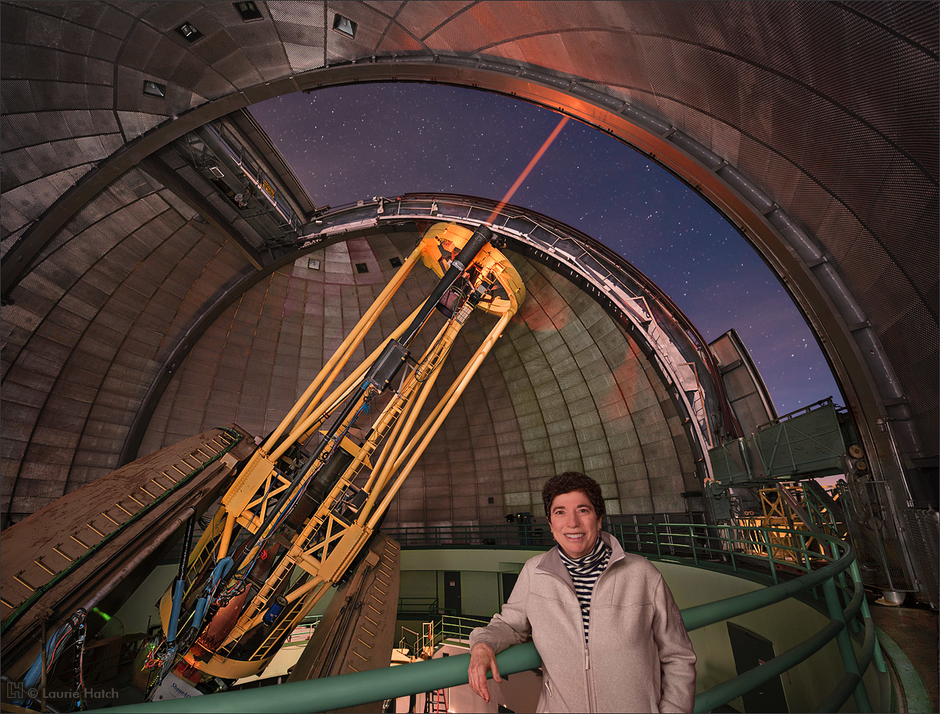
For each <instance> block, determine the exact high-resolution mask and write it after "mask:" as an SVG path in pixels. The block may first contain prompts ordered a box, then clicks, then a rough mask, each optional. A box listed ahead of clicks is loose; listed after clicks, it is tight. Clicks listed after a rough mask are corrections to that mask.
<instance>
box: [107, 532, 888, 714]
mask: <svg viewBox="0 0 940 714" xmlns="http://www.w3.org/2000/svg"><path fill="white" fill-rule="evenodd" d="M520 527H521V526H509V527H508V528H509V529H510V530H513V531H516V533H515V536H513V537H514V538H515V539H517V540H518V539H519V538H520V533H519V532H518V531H519V528H520ZM504 528H505V527H502V526H497V527H491V528H485V529H484V528H478V529H476V531H475V533H476V535H474V534H473V533H470V529H436V528H421V529H408V530H409V531H410V536H411V537H410V538H405V537H403V535H404V529H398V530H397V531H396V533H395V537H397V538H399V541H400V542H402V543H403V544H404V543H405V542H410V543H412V544H417V543H418V542H419V541H421V542H426V541H429V540H433V541H435V542H440V541H441V540H449V541H452V543H450V544H449V545H458V546H459V545H463V546H466V545H469V543H455V542H453V541H454V540H455V534H459V538H458V540H459V539H460V538H465V539H474V540H475V541H476V543H477V545H476V547H479V543H480V542H481V540H482V538H483V537H481V534H482V533H485V534H486V535H485V539H486V540H494V539H495V541H496V542H497V543H498V542H500V535H499V534H500V533H502V532H503V530H504ZM611 530H612V531H613V534H614V535H615V536H617V537H618V539H619V540H620V541H621V543H623V544H624V547H625V548H626V549H628V550H635V551H637V552H642V553H647V554H649V555H650V556H651V557H657V558H662V559H668V560H673V561H679V562H684V563H686V564H689V565H693V566H702V567H705V566H708V567H715V566H716V565H717V564H719V563H721V564H722V565H721V566H717V567H730V568H731V569H732V570H734V571H738V570H739V569H740V570H748V571H751V572H754V571H755V569H757V567H758V566H759V565H763V572H764V573H767V574H769V576H770V580H771V581H772V583H773V584H771V585H768V586H767V587H764V588H763V589H760V590H757V591H753V592H748V593H744V594H742V595H736V596H734V597H730V598H725V599H723V600H718V601H716V602H711V603H707V604H704V605H698V606H696V607H691V608H686V609H685V610H683V611H682V619H683V622H684V623H685V626H686V629H687V630H689V631H690V632H691V631H694V630H697V629H700V628H702V627H706V626H708V625H712V624H715V623H717V622H721V621H723V620H727V619H729V618H733V617H736V616H739V615H743V614H745V613H749V612H753V611H755V610H759V609H760V608H763V607H767V606H768V605H772V604H774V603H778V602H781V601H783V600H786V599H788V598H791V597H794V596H795V595H798V594H800V593H811V594H812V595H813V596H814V597H816V598H820V597H821V598H822V599H823V600H824V602H825V605H826V610H827V612H828V615H829V622H828V624H826V625H825V626H824V627H823V628H822V629H821V630H819V631H818V632H816V633H815V634H813V635H812V636H811V637H809V638H808V639H806V640H804V641H802V642H800V643H798V644H796V645H794V646H793V647H791V648H790V649H788V650H787V651H785V652H783V653H781V654H779V655H777V656H776V657H774V658H773V659H771V660H769V661H767V662H764V663H763V664H761V665H760V666H758V667H755V668H754V669H751V670H748V671H747V672H745V673H744V674H741V675H738V676H736V677H734V678H732V679H730V680H728V681H726V682H723V683H721V684H719V685H717V686H714V687H712V688H711V689H708V690H705V691H703V692H699V693H698V694H697V695H696V697H695V708H694V711H696V712H706V711H711V710H713V709H714V708H716V707H718V706H721V705H723V704H727V703H728V702H730V701H732V700H734V699H736V698H737V697H740V696H741V695H743V694H745V693H746V692H749V691H751V690H752V689H754V688H755V687H758V686H760V685H761V684H763V683H764V682H767V681H768V680H770V679H771V678H772V677H776V676H778V675H780V674H782V673H783V672H785V671H787V670H789V669H790V668H792V667H794V666H796V665H798V664H799V663H801V662H803V661H805V660H806V659H807V658H809V657H810V656H812V655H813V654H815V653H816V652H819V651H820V650H821V649H822V648H823V647H824V646H825V645H826V644H828V643H829V642H830V641H832V640H833V639H835V640H836V642H837V645H838V648H839V653H840V655H841V659H842V664H843V668H844V672H845V674H844V676H843V677H842V679H841V680H840V681H839V682H838V683H837V684H836V686H835V687H834V688H833V689H832V691H830V692H827V693H826V694H825V695H824V697H823V698H822V699H821V700H820V702H819V704H818V705H817V706H816V707H815V711H820V712H834V711H838V710H839V708H840V707H842V705H843V704H845V702H846V701H848V698H849V697H850V696H852V695H854V696H855V704H856V708H855V709H856V711H860V712H870V711H872V708H871V703H870V701H869V697H868V693H867V691H866V689H865V685H864V682H863V681H862V677H863V676H864V674H865V672H866V671H867V670H868V668H869V666H870V665H871V663H872V662H874V663H875V666H876V668H877V669H878V671H879V672H881V673H884V672H886V668H885V662H884V659H883V658H882V655H881V651H880V648H879V646H878V642H877V638H876V635H875V627H874V624H873V623H872V619H871V613H870V612H869V609H868V604H867V602H866V600H865V594H864V590H863V588H862V582H861V577H860V574H859V569H858V565H857V564H856V562H855V551H854V549H853V548H852V546H851V545H849V544H848V543H845V542H843V541H840V540H838V539H836V538H834V537H832V536H829V535H826V534H824V533H818V532H812V531H796V530H792V531H791V530H787V529H780V528H766V527H755V526H715V525H708V524H702V523H684V524H682V523H669V524H639V525H629V526H614V527H613V528H612V529H611ZM445 531H446V532H445ZM494 532H495V535H493V534H494ZM389 534H390V535H391V533H389ZM522 535H523V536H524V539H525V541H526V545H525V547H538V546H535V544H534V543H529V541H530V536H531V535H533V534H531V533H526V534H522ZM810 541H812V543H813V547H807V543H808V542H810ZM797 543H798V544H799V545H795V544H797ZM819 544H822V547H820V545H819ZM487 545H490V546H491V547H492V545H494V544H492V543H487ZM546 545H547V544H546ZM515 547H520V544H519V543H518V542H517V543H516V544H515ZM458 624H459V627H460V628H462V629H459V632H460V633H462V632H463V629H465V628H466V627H467V626H468V625H465V624H462V623H458ZM474 626H475V625H474ZM850 630H852V631H855V632H856V633H858V635H859V636H860V637H861V640H862V645H861V649H860V652H859V654H856V652H855V649H854V647H853V646H852V642H851V638H850ZM456 631H457V630H455V632H456ZM461 639H462V638H461ZM468 663H469V655H460V656H455V657H445V658H441V659H432V660H428V661H425V662H414V663H412V664H405V665H400V666H398V667H391V668H382V669H379V670H373V671H369V672H356V673H352V674H344V675H340V676H337V677H329V678H326V679H318V680H311V681H308V682H294V683H288V684H282V685H278V690H277V696H276V697H274V696H272V695H271V693H270V692H266V691H265V689H264V688H262V689H255V690H249V691H240V692H237V693H235V692H232V693H222V694H212V695H206V696H203V697H197V698H190V699H185V700H173V701H165V702H160V703H158V704H142V705H137V706H133V707H123V708H120V709H112V710H109V711H127V712H136V711H140V712H156V711H166V712H176V711H179V712H223V711H227V712H253V711H258V712H305V711H311V710H316V711H326V710H331V709H339V708H343V707H351V706H356V705H359V704H367V703H370V702H377V701H383V700H386V699H392V698H396V697H400V696H407V695H410V694H413V693H415V692H427V691H431V690H435V689H443V688H446V687H453V686H459V685H462V684H466V683H467V665H468ZM497 663H498V665H499V671H500V673H501V674H514V673H516V672H522V671H525V670H529V669H534V668H536V667H539V666H540V665H541V659H540V658H539V655H538V652H537V651H536V650H535V647H534V645H533V644H532V643H531V642H530V643H527V644H524V645H516V646H514V647H510V648H509V649H507V650H506V651H504V652H501V653H500V654H499V655H497Z"/></svg>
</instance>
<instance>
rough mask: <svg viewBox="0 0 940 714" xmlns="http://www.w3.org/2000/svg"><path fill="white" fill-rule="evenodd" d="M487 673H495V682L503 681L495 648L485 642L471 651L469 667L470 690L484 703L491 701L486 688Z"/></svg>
mask: <svg viewBox="0 0 940 714" xmlns="http://www.w3.org/2000/svg"><path fill="white" fill-rule="evenodd" d="M487 672H492V673H493V681H494V682H502V681H503V680H502V679H500V677H499V669H498V668H497V666H496V653H495V652H494V651H493V648H492V647H490V646H489V645H487V644H484V643H483V642H478V643H477V644H475V645H474V646H473V649H471V650H470V666H469V667H467V674H468V675H469V677H470V688H471V689H472V690H473V691H474V692H476V693H477V694H478V695H479V696H480V697H482V698H483V701H484V702H489V701H490V690H489V689H488V688H487V686H486V673H487Z"/></svg>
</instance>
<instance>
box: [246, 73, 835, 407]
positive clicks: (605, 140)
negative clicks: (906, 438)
mask: <svg viewBox="0 0 940 714" xmlns="http://www.w3.org/2000/svg"><path fill="white" fill-rule="evenodd" d="M251 112H252V114H253V115H254V116H255V118H256V119H257V120H258V121H259V122H260V124H261V125H262V126H263V127H264V129H265V130H266V131H267V132H268V134H269V135H270V137H271V138H272V140H273V141H274V143H275V144H276V145H277V147H278V149H279V150H280V151H281V153H282V154H283V155H284V157H285V158H286V159H287V161H288V162H289V163H290V164H291V166H292V167H293V169H294V172H295V173H296V174H297V176H298V178H299V179H300V180H301V182H302V183H303V184H304V185H305V186H306V188H307V190H308V192H309V193H310V196H311V197H312V198H313V200H314V202H315V203H316V204H317V205H318V206H323V205H325V204H329V205H331V206H334V207H335V206H338V205H342V204H346V203H350V202H355V201H356V200H358V199H360V198H372V197H373V196H398V195H401V194H404V193H408V192H418V191H438V192H446V193H462V194H468V195H471V196H480V197H484V198H490V199H493V200H497V201H498V200H500V199H501V198H502V197H503V195H504V194H505V192H506V190H507V189H508V188H509V186H510V185H511V184H512V183H513V181H514V180H515V179H516V177H517V176H518V175H519V173H520V172H521V171H522V170H523V169H524V168H525V166H526V164H527V163H528V161H529V159H530V158H531V157H532V155H533V154H534V153H535V152H536V151H537V150H538V148H539V147H540V146H541V145H542V142H543V141H544V140H545V138H546V137H547V136H548V135H549V134H550V133H551V131H552V130H553V129H554V128H555V126H556V125H557V124H558V121H559V118H560V117H559V115H558V114H556V113H554V112H552V111H549V110H547V109H543V108H541V107H537V106H534V105H531V104H528V103H526V102H522V101H518V100H515V99H512V98H509V97H503V96H500V95H497V94H491V93H488V92H482V91H475V90H471V89H464V88H457V87H445V86H440V85H431V84H361V85H355V86H349V87H336V88H330V89H322V90H318V91H316V92H312V93H310V94H303V93H300V92H297V93H293V94H289V95H285V96H282V97H278V98H276V99H272V100H269V101H266V102H263V103H260V104H256V105H254V106H252V108H251ZM511 202H512V203H513V204H516V205H520V206H524V207H526V208H530V209H533V210H535V211H539V212H540V213H544V214H546V215H548V216H551V217H552V218H555V219H557V220H559V221H562V222H564V223H567V224H568V225H570V226H573V227H575V228H577V229H578V230H580V231H582V232H584V233H586V234H587V235H590V236H592V237H593V238H596V239H597V240H599V241H601V242H603V243H605V244H606V245H608V246H609V247H611V248H613V249H614V250H616V251H617V252H618V253H620V254H621V255H622V256H623V257H624V258H626V259H627V260H628V261H630V262H631V263H633V264H634V265H636V266H637V267H638V268H639V269H640V270H642V271H643V272H644V273H646V274H647V275H648V276H650V277H651V278H652V279H653V280H654V281H655V282H656V283H657V284H658V285H659V286H660V287H661V288H662V289H663V290H665V291H666V293H668V294H669V295H670V296H671V297H672V299H673V300H674V301H675V302H676V303H677V304H678V305H679V307H680V308H682V310H683V311H684V312H685V313H686V314H687V315H688V316H689V318H690V319H691V320H692V322H694V323H695V325H696V326H697V327H698V329H699V331H700V332H701V333H702V334H703V335H704V337H705V338H706V339H707V340H708V341H712V340H714V339H715V338H717V337H719V336H720V335H721V334H723V333H724V332H726V331H727V330H729V329H731V328H734V329H736V330H737V331H738V334H739V335H740V336H741V339H742V340H743V341H744V344H745V345H746V346H747V348H748V349H749V350H750V352H751V355H752V357H753V358H754V361H755V362H756V363H757V366H758V368H759V369H760V372H761V374H762V375H763V377H764V381H765V382H766V383H767V386H768V388H769V390H770V393H771V396H772V398H773V401H774V404H775V406H776V408H777V411H778V412H779V413H780V414H785V413H787V412H790V411H793V410H794V409H798V408H800V407H803V406H806V405H808V404H811V403H813V402H816V401H818V400H820V399H823V398H825V397H828V396H834V397H835V400H836V402H838V403H840V404H841V403H842V402H843V399H842V398H841V396H840V395H839V391H838V388H837V386H836V384H835V380H834V379H833V377H832V374H831V372H830V370H829V367H828V365H827V363H826V360H825V358H824V357H823V355H822V353H821V351H820V349H819V347H818V345H817V343H816V341H815V338H814V337H813V335H812V333H811V332H810V330H809V328H808V327H807V325H806V323H805V321H804V320H803V317H802V316H801V314H800V312H799V310H798V309H797V308H796V306H795V305H794V304H793V302H792V300H791V299H790V298H789V296H788V295H787V293H786V291H785V290H784V289H783V287H782V286H781V285H780V282H779V281H778V280H777V278H776V277H775V276H774V275H773V273H772V272H771V271H770V269H769V268H767V267H766V266H765V265H764V263H763V261H762V260H761V258H760V257H759V256H758V255H757V253H756V252H755V251H754V249H753V248H751V247H750V245H748V243H747V242H746V241H745V240H744V239H743V238H742V237H741V236H740V235H739V234H738V233H737V231H735V229H734V228H733V227H732V226H731V225H730V224H729V223H728V222H727V221H726V220H725V219H724V218H722V217H721V215H720V214H719V213H718V212H717V211H715V210H714V209H713V208H712V207H711V206H710V205H709V204H708V203H706V202H705V201H704V200H703V199H702V198H701V197H699V196H698V195H697V194H695V193H694V192H693V191H692V190H691V189H690V188H688V187H686V185H685V184H683V183H682V182H681V181H679V180H678V179H676V178H675V177H673V176H672V175H671V174H670V173H668V172H667V171H666V170H665V169H662V168H661V167H660V166H658V165H657V164H655V163H653V162H651V161H650V160H648V159H647V158H646V157H644V156H643V155H642V154H640V153H638V152H636V151H634V150H633V149H631V148H630V147H628V146H626V145H624V144H622V143H620V142H619V141H617V140H616V139H613V138H612V137H610V136H607V135H605V134H603V133H601V132H599V131H597V130H596V129H593V128H591V127H588V126H585V125H583V124H580V123H578V122H575V121H569V122H568V124H567V125H566V126H565V127H564V129H563V130H562V132H561V134H560V135H559V136H558V138H557V139H556V141H555V142H554V143H553V144H552V146H551V147H550V148H549V149H548V151H547V152H546V154H545V155H544V156H543V157H542V160H541V161H540V162H539V164H538V165H537V166H536V167H535V168H534V169H533V170H532V173H531V174H529V176H528V178H527V180H526V181H525V183H524V184H523V185H522V186H521V187H520V188H519V190H518V191H517V192H516V194H515V195H514V196H513V198H512V201H511Z"/></svg>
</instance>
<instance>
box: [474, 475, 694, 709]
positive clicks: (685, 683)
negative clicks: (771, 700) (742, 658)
mask: <svg viewBox="0 0 940 714" xmlns="http://www.w3.org/2000/svg"><path fill="white" fill-rule="evenodd" d="M542 500H543V502H544V504H545V515H546V516H548V522H549V525H550V527H551V531H552V536H553V537H554V538H555V542H556V543H557V544H558V547H556V548H552V549H551V550H550V551H548V552H547V553H545V554H543V555H537V556H535V557H534V558H531V559H529V561H528V562H527V563H526V564H525V567H523V569H522V572H521V573H520V575H519V579H518V581H517V582H516V586H515V588H513V591H512V595H511V596H510V598H509V601H508V602H507V603H506V604H505V605H504V606H503V610H502V612H500V613H499V614H497V615H494V616H493V619H492V620H491V621H490V624H489V625H487V626H486V627H478V628H477V629H475V630H474V631H473V632H472V633H471V634H470V666H469V669H468V673H469V676H470V686H471V687H472V688H473V691H475V692H476V693H477V694H479V695H480V696H481V697H483V699H484V700H485V701H487V702H488V701H489V699H490V698H489V692H488V690H487V686H486V675H487V672H490V671H492V673H493V679H494V680H495V681H497V682H500V681H502V680H501V679H500V676H499V670H498V669H497V667H496V653H497V652H501V651H502V650H504V649H506V648H507V647H509V646H510V645H515V644H520V643H522V642H525V641H526V640H527V639H528V638H529V637H530V636H531V638H532V641H533V642H534V643H535V647H536V649H537V650H538V652H539V655H540V656H541V658H542V671H543V680H542V682H543V683H542V693H541V696H540V697H539V704H538V711H540V712H690V711H692V703H693V700H694V697H695V653H694V652H693V651H692V643H691V642H690V641H689V636H688V634H687V633H686V631H685V627H684V626H683V624H682V617H681V615H680V614H679V608H678V607H677V606H676V603H675V601H674V600H673V598H672V593H671V592H669V588H668V587H667V586H666V583H665V581H664V580H663V577H662V575H660V573H659V571H658V570H657V569H656V568H655V567H654V566H653V565H652V564H651V563H650V562H649V561H648V560H646V558H643V557H642V556H639V555H633V554H631V553H625V552H624V550H623V548H622V547H621V545H620V543H618V542H617V540H616V539H615V538H613V537H612V536H611V535H610V534H609V533H603V532H601V520H602V519H603V517H604V500H603V497H602V496H601V489H600V486H598V484H597V482H596V481H594V479H592V478H589V477H588V476H585V475H584V474H582V473H577V472H573V471H569V472H567V473H563V474H561V475H559V476H554V477H553V478H551V479H549V480H548V482H547V483H546V484H545V486H544V488H543V489H542Z"/></svg>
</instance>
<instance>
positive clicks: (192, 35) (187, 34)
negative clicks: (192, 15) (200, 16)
mask: <svg viewBox="0 0 940 714" xmlns="http://www.w3.org/2000/svg"><path fill="white" fill-rule="evenodd" d="M176 31H177V32H178V33H180V34H181V35H182V36H183V39H185V40H186V41H187V42H189V43H190V44H192V43H193V42H195V41H196V40H198V39H199V38H200V37H202V33H201V32H200V31H199V30H197V29H196V26H195V25H194V24H193V23H191V22H184V23H183V24H182V25H180V26H179V27H177V28H176Z"/></svg>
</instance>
